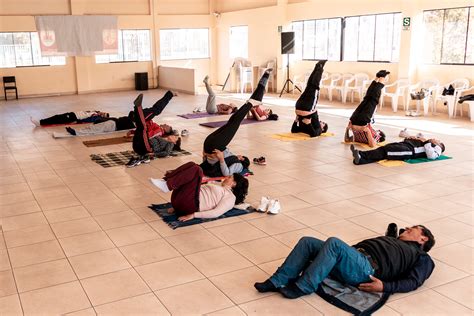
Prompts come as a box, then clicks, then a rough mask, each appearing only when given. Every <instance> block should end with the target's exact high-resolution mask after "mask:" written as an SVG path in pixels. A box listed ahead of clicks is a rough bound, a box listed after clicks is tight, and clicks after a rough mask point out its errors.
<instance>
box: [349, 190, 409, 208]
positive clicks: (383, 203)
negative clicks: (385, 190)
mask: <svg viewBox="0 0 474 316" xmlns="http://www.w3.org/2000/svg"><path fill="white" fill-rule="evenodd" d="M351 201H354V202H357V203H359V204H360V205H363V206H366V207H370V208H371V209H374V210H376V211H383V210H386V209H389V208H393V207H397V206H401V205H403V204H404V202H402V201H401V200H398V199H397V198H396V197H395V199H393V198H390V197H386V196H383V195H381V194H373V195H366V196H361V197H358V198H354V199H351Z"/></svg>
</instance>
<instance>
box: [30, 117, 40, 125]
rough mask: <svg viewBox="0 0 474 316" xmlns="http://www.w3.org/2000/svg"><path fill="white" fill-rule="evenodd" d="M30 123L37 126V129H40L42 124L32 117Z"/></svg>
mask: <svg viewBox="0 0 474 316" xmlns="http://www.w3.org/2000/svg"><path fill="white" fill-rule="evenodd" d="M30 121H31V123H33V124H35V126H36V127H40V126H41V124H40V122H39V121H38V120H36V119H34V118H33V117H31V116H30Z"/></svg>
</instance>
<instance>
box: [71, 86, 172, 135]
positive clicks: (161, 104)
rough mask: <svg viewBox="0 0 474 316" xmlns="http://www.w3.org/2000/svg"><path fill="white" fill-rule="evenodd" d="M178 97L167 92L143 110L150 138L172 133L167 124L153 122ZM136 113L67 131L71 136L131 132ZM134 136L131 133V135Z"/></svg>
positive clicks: (141, 97)
mask: <svg viewBox="0 0 474 316" xmlns="http://www.w3.org/2000/svg"><path fill="white" fill-rule="evenodd" d="M173 96H176V93H173V92H171V91H167V92H166V93H165V95H164V96H163V97H162V98H161V99H159V100H158V101H156V102H155V104H153V106H152V107H150V108H146V109H143V113H144V115H145V120H146V124H147V128H148V131H149V136H150V137H152V136H155V135H157V136H166V135H170V134H171V133H172V127H171V126H169V125H167V124H161V125H158V124H156V123H155V122H153V118H154V117H156V116H158V115H160V114H161V112H163V110H164V109H165V107H166V106H167V105H168V103H169V102H170V100H171V99H172V98H173ZM142 99H143V94H139V95H138V97H137V98H136V99H135V101H134V103H140V104H141V103H142ZM134 119H135V118H134V112H133V111H130V113H128V116H121V117H107V118H104V119H103V120H102V121H100V122H97V124H94V125H90V126H88V127H84V128H80V129H74V128H71V127H66V131H67V132H68V133H69V134H71V135H78V136H84V135H95V134H103V133H111V132H116V131H123V130H130V129H134V128H135V123H134ZM131 134H133V132H130V133H129V135H131Z"/></svg>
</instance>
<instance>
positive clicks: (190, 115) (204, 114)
mask: <svg viewBox="0 0 474 316" xmlns="http://www.w3.org/2000/svg"><path fill="white" fill-rule="evenodd" d="M220 115H224V114H217V113H214V114H210V113H207V112H200V113H188V114H178V116H179V117H182V118H185V119H196V118H201V117H210V116H220Z"/></svg>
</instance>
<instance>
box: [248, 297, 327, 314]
mask: <svg viewBox="0 0 474 316" xmlns="http://www.w3.org/2000/svg"><path fill="white" fill-rule="evenodd" d="M239 307H240V308H242V309H243V311H244V312H245V313H246V314H247V315H313V316H314V315H322V314H321V313H320V312H319V311H318V310H316V309H315V308H313V307H312V306H311V305H309V304H308V303H306V302H305V301H303V300H302V299H296V300H288V299H285V298H284V297H282V296H281V295H272V296H269V297H265V298H262V299H259V300H255V301H252V302H249V303H245V304H241V305H239Z"/></svg>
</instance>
